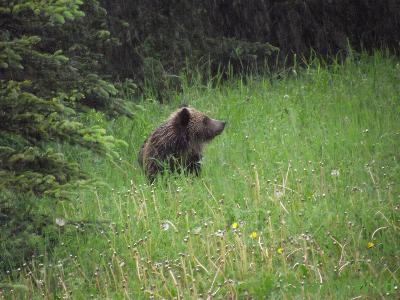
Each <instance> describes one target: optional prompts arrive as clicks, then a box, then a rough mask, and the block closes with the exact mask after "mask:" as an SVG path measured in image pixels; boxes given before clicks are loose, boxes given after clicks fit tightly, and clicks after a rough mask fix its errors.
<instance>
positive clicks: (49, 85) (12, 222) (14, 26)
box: [0, 0, 131, 270]
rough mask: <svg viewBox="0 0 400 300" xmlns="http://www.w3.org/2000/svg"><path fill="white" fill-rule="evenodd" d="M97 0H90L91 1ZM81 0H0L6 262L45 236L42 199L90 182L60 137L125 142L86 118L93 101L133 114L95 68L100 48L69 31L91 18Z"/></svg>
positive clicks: (106, 144)
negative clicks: (93, 48)
mask: <svg viewBox="0 0 400 300" xmlns="http://www.w3.org/2000/svg"><path fill="white" fill-rule="evenodd" d="M96 3H97V2H96V1H89V4H90V5H92V7H94V6H95V5H96ZM83 5H84V3H83V1H82V0H72V1H63V0H58V1H33V0H32V1H24V0H19V1H1V2H0V240H1V241H2V243H1V246H0V269H3V270H4V269H7V268H9V267H13V266H15V265H18V264H20V263H21V262H22V261H23V260H26V259H29V256H30V255H31V254H33V253H35V250H36V249H37V248H38V247H39V246H40V245H41V244H43V242H42V240H41V237H42V236H43V233H44V231H45V230H46V228H48V225H49V224H50V221H51V217H50V216H49V215H43V214H39V213H38V211H37V210H36V208H37V207H38V204H39V203H40V201H41V200H43V199H53V201H57V200H60V199H67V198H69V195H70V193H71V191H73V189H74V188H76V187H78V186H80V185H85V184H86V185H87V184H88V182H89V181H88V176H87V175H86V174H84V173H83V172H82V170H81V169H80V168H79V166H78V164H77V163H76V162H71V161H68V160H67V159H66V158H65V156H64V155H63V153H61V152H60V151H59V150H58V149H62V147H59V145H60V144H63V143H67V144H71V145H75V146H76V147H83V148H87V149H89V150H91V151H93V152H95V153H97V154H100V155H110V156H113V155H116V152H115V148H116V146H118V143H122V142H121V141H118V140H115V139H114V138H113V137H112V136H109V135H107V134H106V132H105V130H104V129H103V128H100V127H96V126H86V125H85V124H84V123H82V122H81V117H80V114H81V112H82V111H84V110H85V108H87V107H94V108H97V109H99V110H102V111H104V112H105V113H106V114H108V115H111V116H113V115H117V114H125V115H128V116H131V112H130V111H129V109H128V108H127V107H126V106H125V104H124V102H123V101H122V100H121V99H120V98H118V90H117V89H116V88H115V86H114V85H113V84H111V83H110V82H108V81H107V80H105V79H104V78H103V77H102V76H101V74H100V73H99V70H98V69H97V68H96V66H95V58H96V57H99V55H100V54H97V53H93V52H91V51H90V45H85V44H78V43H76V44H73V43H72V42H73V41H72V40H69V42H70V43H68V40H67V41H66V40H64V39H63V34H66V32H67V31H68V30H70V32H69V34H71V30H72V28H74V27H73V25H72V24H77V27H78V28H79V27H80V26H82V24H86V23H85V22H87V21H84V18H85V13H84V11H83V10H82V8H83ZM86 25H87V24H86ZM75 30H76V28H75ZM90 30H92V31H94V32H96V30H97V29H96V28H95V27H93V28H91V29H90ZM103 34H104V35H107V34H106V33H103ZM98 38H99V37H98ZM77 48H80V49H81V50H79V51H78V50H77ZM73 49H75V50H73ZM82 49H83V50H82ZM73 51H75V56H74V55H73ZM66 52H67V53H68V54H69V55H66ZM83 53H85V55H83ZM43 201H44V200H43ZM10 264H11V265H10Z"/></svg>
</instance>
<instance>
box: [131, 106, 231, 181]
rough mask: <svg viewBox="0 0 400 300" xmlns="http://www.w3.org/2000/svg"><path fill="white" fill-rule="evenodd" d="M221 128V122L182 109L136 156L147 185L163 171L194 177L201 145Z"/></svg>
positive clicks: (222, 127) (155, 133)
mask: <svg viewBox="0 0 400 300" xmlns="http://www.w3.org/2000/svg"><path fill="white" fill-rule="evenodd" d="M224 127H225V122H222V121H218V120H213V119H210V118H209V117H207V116H206V115H205V114H204V113H202V112H199V111H197V110H195V109H194V108H191V107H186V106H184V107H182V108H180V109H178V110H177V111H175V112H174V113H172V114H171V116H170V117H169V119H168V120H167V121H166V122H165V123H163V124H162V125H160V127H158V128H157V129H156V130H155V131H154V132H153V133H152V134H151V135H150V136H149V137H148V138H147V139H146V140H145V142H144V144H143V146H142V148H141V150H140V152H139V159H138V161H139V164H140V166H141V167H142V168H143V169H144V171H145V174H146V176H147V177H148V178H149V179H150V181H153V180H154V179H155V177H156V175H157V173H158V172H162V171H164V170H165V169H168V170H169V171H178V172H179V171H181V170H183V171H185V172H189V173H195V174H196V175H198V174H199V172H200V160H201V158H202V150H203V146H204V144H205V143H206V142H208V141H210V140H212V139H213V138H214V137H215V136H217V135H218V134H220V133H221V132H222V131H223V130H224Z"/></svg>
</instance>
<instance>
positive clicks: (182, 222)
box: [0, 52, 400, 299]
mask: <svg viewBox="0 0 400 300" xmlns="http://www.w3.org/2000/svg"><path fill="white" fill-rule="evenodd" d="M182 80H183V79H182ZM172 98H173V99H171V103H169V104H168V105H162V106H160V105H159V104H158V103H157V102H156V101H155V100H152V99H151V95H147V96H146V97H143V99H141V100H135V101H136V103H137V104H136V108H135V111H136V116H135V118H134V119H133V120H128V119H118V120H112V121H105V120H104V119H102V118H101V116H100V115H97V114H93V115H91V117H90V121H91V122H92V123H98V124H100V125H103V126H105V127H107V129H108V130H109V131H110V132H112V133H113V134H114V135H115V136H116V137H118V138H120V139H122V140H124V141H126V142H127V144H128V146H127V147H125V148H121V159H120V161H111V160H109V159H102V158H99V157H96V156H93V155H91V154H89V153H87V152H85V151H75V152H71V153H70V155H71V157H72V158H73V159H75V160H78V161H79V163H80V164H81V165H82V166H83V167H84V169H85V170H86V171H87V172H89V173H90V174H93V177H94V178H100V179H101V180H102V181H103V185H102V186H100V187H98V188H96V189H93V190H91V191H81V192H79V194H78V195H77V197H76V200H75V201H70V202H60V203H59V204H58V207H57V212H56V214H57V216H58V219H57V220H55V222H57V224H58V227H59V229H58V230H59V232H60V239H61V243H60V244H58V246H56V248H55V249H54V251H53V252H52V255H51V256H50V255H48V254H47V253H44V254H43V257H40V258H33V260H32V262H31V263H29V264H27V265H26V266H21V268H20V269H17V270H10V272H9V275H10V277H9V283H7V282H5V283H4V284H3V287H2V288H1V293H0V298H1V299H2V298H4V299H24V298H26V299H265V298H268V299H381V298H384V299H399V298H400V291H399V289H400V282H399V281H400V248H399V246H400V184H399V179H400V162H399V160H400V151H399V149H400V64H399V60H398V59H395V58H392V57H390V56H387V55H383V54H382V53H379V52H377V53H375V54H373V55H370V56H367V55H360V56H357V57H351V58H349V59H347V60H346V61H344V62H342V63H339V62H334V63H333V64H332V65H330V66H326V65H324V64H322V63H321V62H319V61H318V60H314V61H312V62H310V63H309V65H307V64H306V65H305V66H303V67H302V68H295V67H294V68H291V69H290V70H287V71H285V72H282V73H280V74H277V75H275V76H265V77H263V78H260V77H246V78H242V79H238V78H235V79H231V80H228V81H226V82H223V83H220V82H219V81H218V80H217V79H216V80H215V82H213V83H210V84H202V83H200V81H198V83H194V84H184V89H183V92H182V93H181V94H179V95H176V96H174V97H172ZM138 101H139V102H138ZM181 102H186V103H188V104H189V105H191V106H193V107H195V108H197V109H198V110H201V111H204V112H206V113H207V114H208V115H209V116H210V117H213V118H217V119H220V120H226V121H227V126H226V127H225V131H224V132H223V133H222V134H221V135H220V136H218V137H217V138H216V139H215V140H214V141H212V142H211V143H210V144H209V145H207V146H206V148H205V153H204V160H203V169H202V174H201V176H200V177H198V178H196V177H189V178H187V177H183V176H178V175H172V176H168V177H165V178H160V179H159V180H158V181H157V182H156V183H155V184H154V185H153V186H149V185H148V184H147V182H146V179H145V178H144V175H143V173H142V172H141V170H140V169H139V166H138V164H137V162H136V159H137V153H138V151H139V148H140V146H141V144H142V143H143V141H144V139H145V138H146V137H147V135H148V134H149V133H150V132H151V131H152V130H153V129H154V128H155V127H157V126H158V125H159V124H160V123H161V122H162V121H163V120H165V119H166V118H167V117H168V116H169V114H170V113H171V112H172V111H174V110H175V109H176V107H177V106H178V105H179V104H180V103H181ZM18 275H19V276H18ZM16 278H17V279H16Z"/></svg>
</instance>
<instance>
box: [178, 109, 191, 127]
mask: <svg viewBox="0 0 400 300" xmlns="http://www.w3.org/2000/svg"><path fill="white" fill-rule="evenodd" d="M189 119H190V112H189V110H188V109H187V108H186V107H184V108H182V109H181V111H180V112H179V113H178V115H177V116H176V123H177V124H179V125H181V126H183V127H186V126H187V125H188V124H189Z"/></svg>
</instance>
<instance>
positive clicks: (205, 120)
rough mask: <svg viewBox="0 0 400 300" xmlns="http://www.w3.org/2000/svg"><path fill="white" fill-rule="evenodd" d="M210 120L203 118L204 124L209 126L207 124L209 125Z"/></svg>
mask: <svg viewBox="0 0 400 300" xmlns="http://www.w3.org/2000/svg"><path fill="white" fill-rule="evenodd" d="M209 120H210V118H209V117H204V118H203V124H204V125H207V123H208V121H209Z"/></svg>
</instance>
